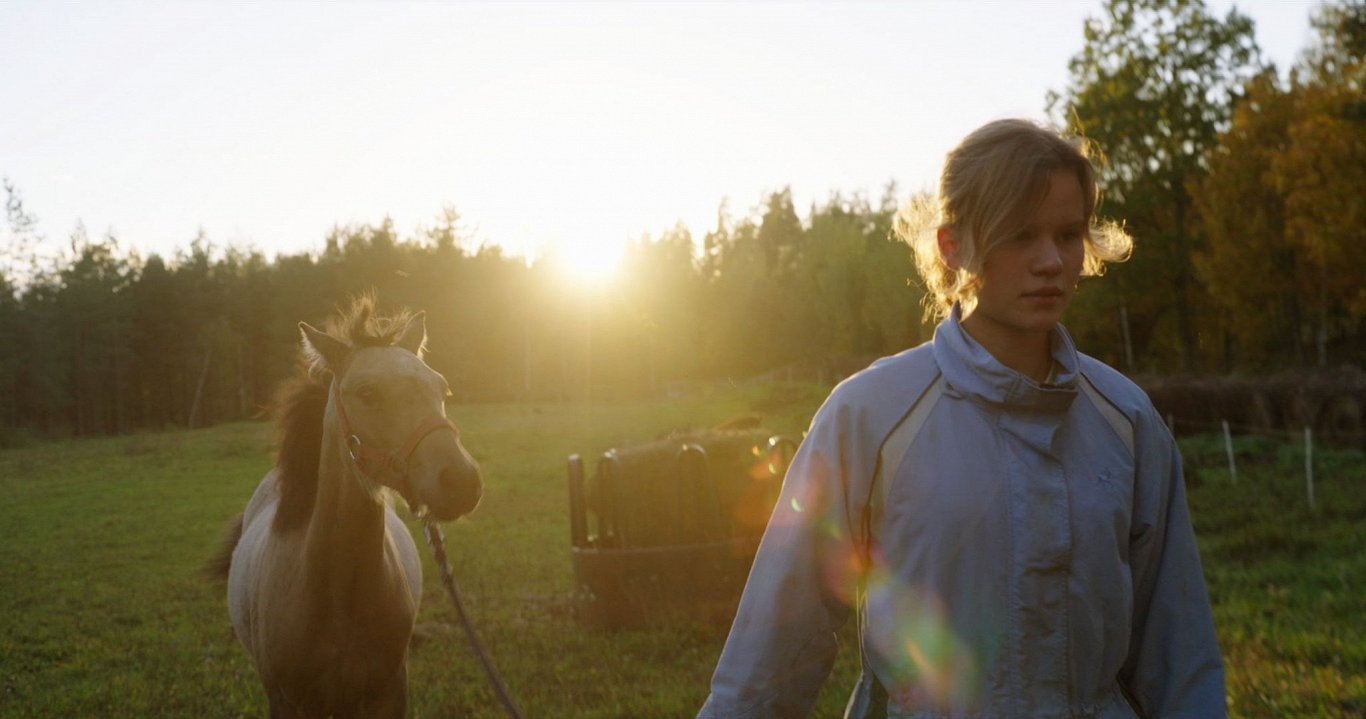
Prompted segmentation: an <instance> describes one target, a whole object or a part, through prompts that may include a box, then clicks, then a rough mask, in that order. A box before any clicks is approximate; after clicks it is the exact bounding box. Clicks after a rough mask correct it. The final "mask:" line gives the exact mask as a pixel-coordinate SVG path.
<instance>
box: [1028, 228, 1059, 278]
mask: <svg viewBox="0 0 1366 719" xmlns="http://www.w3.org/2000/svg"><path fill="white" fill-rule="evenodd" d="M1033 266H1034V267H1033V269H1034V271H1035V272H1037V273H1038V274H1041V275H1051V274H1056V273H1058V272H1061V271H1062V252H1061V251H1059V250H1058V246H1057V245H1056V244H1054V243H1053V241H1052V240H1050V239H1048V238H1046V237H1045V238H1040V240H1039V242H1038V249H1036V250H1035V252H1034V262H1033Z"/></svg>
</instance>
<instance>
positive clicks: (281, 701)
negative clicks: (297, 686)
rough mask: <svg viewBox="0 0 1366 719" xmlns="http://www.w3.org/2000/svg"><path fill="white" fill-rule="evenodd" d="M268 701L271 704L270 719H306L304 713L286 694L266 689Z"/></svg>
mask: <svg viewBox="0 0 1366 719" xmlns="http://www.w3.org/2000/svg"><path fill="white" fill-rule="evenodd" d="M266 700H267V701H268V702H270V719H304V713H303V711H302V710H300V709H299V707H297V706H295V705H294V702H291V701H289V699H287V698H286V697H285V693H284V692H282V691H280V690H278V689H266Z"/></svg>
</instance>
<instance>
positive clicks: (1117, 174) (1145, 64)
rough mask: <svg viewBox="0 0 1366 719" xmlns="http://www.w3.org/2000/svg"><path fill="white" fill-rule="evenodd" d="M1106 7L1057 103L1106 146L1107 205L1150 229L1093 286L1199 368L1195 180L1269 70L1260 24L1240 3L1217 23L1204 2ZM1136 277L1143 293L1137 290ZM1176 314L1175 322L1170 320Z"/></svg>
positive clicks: (1087, 31)
mask: <svg viewBox="0 0 1366 719" xmlns="http://www.w3.org/2000/svg"><path fill="white" fill-rule="evenodd" d="M1103 13H1104V17H1103V18H1101V19H1088V20H1087V22H1086V24H1085V27H1084V37H1085V45H1084V47H1083V48H1082V50H1081V52H1079V53H1078V54H1077V55H1075V56H1073V58H1072V60H1071V62H1070V63H1069V71H1070V75H1071V77H1070V80H1069V84H1068V87H1067V88H1066V90H1065V91H1064V92H1063V93H1062V94H1061V95H1058V94H1052V93H1051V94H1050V97H1049V102H1048V104H1049V108H1050V111H1051V112H1054V113H1055V114H1056V113H1058V112H1060V111H1061V112H1063V113H1064V114H1065V115H1066V121H1067V124H1068V125H1069V128H1070V129H1071V130H1073V131H1075V132H1079V133H1081V134H1083V135H1085V136H1087V137H1089V138H1091V139H1092V140H1094V141H1096V142H1097V143H1098V144H1099V145H1100V146H1101V147H1102V148H1104V150H1105V152H1106V153H1107V155H1108V163H1106V164H1105V165H1104V167H1103V169H1102V171H1101V175H1102V179H1103V184H1104V186H1105V190H1106V193H1107V198H1108V199H1107V203H1108V204H1107V205H1106V207H1105V211H1106V212H1107V213H1109V214H1113V215H1115V216H1118V217H1122V218H1124V219H1125V220H1126V221H1127V223H1128V225H1129V226H1130V228H1131V230H1132V231H1133V233H1134V235H1135V236H1136V237H1137V238H1139V243H1140V244H1139V246H1138V249H1137V251H1136V252H1135V257H1134V260H1132V261H1131V262H1130V263H1128V264H1127V265H1121V266H1119V267H1117V268H1116V269H1115V271H1114V272H1113V275H1112V279H1110V280H1109V281H1107V282H1106V284H1105V285H1104V287H1105V288H1106V289H1104V290H1101V289H1100V288H1097V289H1096V290H1093V292H1098V293H1099V292H1103V293H1105V294H1106V295H1107V296H1106V297H1105V298H1104V301H1102V302H1100V303H1099V304H1100V305H1110V306H1112V307H1114V309H1115V310H1117V311H1119V312H1121V313H1124V314H1127V315H1128V316H1131V317H1134V318H1135V324H1137V325H1140V330H1141V331H1139V332H1135V333H1134V334H1135V344H1136V345H1139V342H1138V340H1139V339H1142V340H1143V344H1144V345H1148V349H1149V351H1150V354H1154V355H1161V354H1163V350H1164V349H1165V346H1164V345H1163V343H1162V340H1163V339H1164V337H1163V335H1166V338H1167V339H1169V341H1168V342H1167V345H1175V349H1176V350H1177V351H1178V352H1179V356H1180V362H1181V365H1182V367H1183V368H1185V369H1194V368H1195V367H1196V365H1197V362H1198V339H1197V329H1198V325H1197V323H1198V318H1197V316H1196V315H1197V312H1198V308H1199V307H1201V305H1202V301H1201V300H1202V295H1203V293H1202V291H1201V287H1200V286H1199V283H1198V278H1197V277H1196V276H1195V272H1194V266H1193V263H1192V257H1193V256H1194V253H1195V252H1196V251H1197V250H1198V249H1199V247H1200V245H1201V241H1200V240H1201V238H1200V236H1199V235H1198V229H1197V222H1196V220H1197V218H1196V213H1195V208H1194V202H1193V201H1192V198H1191V196H1190V187H1191V184H1192V183H1193V182H1197V181H1198V180H1199V179H1200V178H1201V177H1202V176H1204V174H1205V173H1206V172H1207V167H1206V166H1205V164H1204V162H1205V161H1204V157H1205V155H1206V152H1207V151H1208V150H1209V148H1210V147H1212V146H1213V145H1214V142H1215V139H1216V137H1217V135H1218V133H1219V132H1220V131H1221V130H1223V129H1224V128H1226V127H1227V125H1228V121H1229V114H1230V111H1231V106H1232V101H1233V98H1234V97H1235V96H1236V95H1237V93H1238V92H1240V90H1241V88H1242V87H1243V86H1244V84H1245V83H1246V81H1247V80H1248V79H1250V78H1251V77H1252V76H1253V75H1254V74H1255V73H1256V72H1257V70H1258V69H1259V67H1258V65H1259V53H1258V49H1257V46H1256V43H1255V41H1254V40H1253V33H1252V21H1251V20H1250V19H1248V18H1247V17H1246V16H1244V15H1242V14H1239V13H1238V12H1237V10H1236V9H1235V10H1230V11H1229V14H1228V15H1227V16H1226V17H1225V18H1224V19H1223V20H1222V21H1221V20H1218V19H1216V18H1214V17H1212V16H1210V15H1209V13H1208V12H1207V11H1206V9H1205V6H1204V3H1203V2H1202V1H1201V0H1107V1H1106V2H1105V5H1104V10H1103ZM1136 286H1142V287H1143V292H1142V293H1134V292H1132V291H1129V292H1126V287H1136ZM1091 301H1092V302H1093V303H1094V298H1092V300H1091ZM1167 317H1170V318H1172V319H1173V321H1174V325H1175V326H1174V327H1170V326H1167V327H1165V328H1164V327H1163V326H1161V325H1160V323H1161V322H1163V320H1164V319H1165V318H1167ZM1139 346H1140V347H1141V346H1142V345H1139Z"/></svg>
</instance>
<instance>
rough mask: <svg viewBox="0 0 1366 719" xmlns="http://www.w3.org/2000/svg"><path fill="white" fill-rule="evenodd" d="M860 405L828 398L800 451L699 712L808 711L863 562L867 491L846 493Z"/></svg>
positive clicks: (744, 718)
mask: <svg viewBox="0 0 1366 719" xmlns="http://www.w3.org/2000/svg"><path fill="white" fill-rule="evenodd" d="M855 415H856V413H855V412H854V411H853V410H851V409H850V408H848V407H847V406H840V405H839V404H838V403H837V402H836V401H834V399H833V398H832V399H831V400H827V402H826V404H825V406H823V407H822V408H821V410H820V411H819V412H817V414H816V417H815V419H814V420H813V421H812V425H811V429H810V431H809V432H808V434H807V437H806V439H805V440H803V442H802V445H801V447H800V448H799V449H798V451H797V454H796V456H795V457H794V458H793V461H792V464H791V466H790V467H789V468H788V471H787V475H786V477H785V478H784V480H783V488H782V492H781V494H780V496H779V499H778V503H777V505H776V506H775V507H774V510H773V514H772V516H771V517H770V519H769V523H768V528H767V529H766V530H765V532H764V537H763V540H762V541H761V542H760V545H759V550H758V553H757V555H756V556H755V559H754V564H753V567H752V568H751V569H750V574H749V580H748V582H747V583H746V585H745V591H744V595H743V596H742V598H741V600H740V607H739V610H738V612H737V614H736V617H735V622H734V624H733V625H732V626H731V630H730V636H729V638H728V639H727V640H726V645H725V649H723V650H722V652H721V659H720V661H719V662H718V663H717V666H716V671H715V673H714V674H713V676H712V683H711V694H710V696H709V697H708V698H707V702H706V704H705V705H704V706H703V707H702V711H701V713H700V714H699V715H698V717H699V719H720V718H722V717H724V718H725V719H759V718H763V719H777V718H779V717H805V716H807V715H808V714H809V713H810V711H811V706H812V704H813V703H814V702H815V700H816V696H817V694H819V692H820V688H821V685H822V684H823V683H824V681H825V678H826V676H827V675H828V674H829V673H830V667H831V665H832V664H833V662H834V659H835V654H836V645H835V630H836V629H837V628H838V627H839V626H840V625H841V624H843V623H844V621H845V620H846V619H847V617H848V615H849V607H850V605H851V603H852V602H853V592H854V588H855V586H856V585H857V580H858V576H859V572H860V566H861V565H860V563H859V557H860V556H861V555H860V554H859V553H858V552H857V551H856V546H855V542H854V540H853V538H854V537H857V536H861V535H860V534H856V533H855V530H856V528H859V527H861V523H862V521H863V520H862V517H863V509H864V506H865V505H866V501H865V502H858V503H855V504H856V505H857V506H851V504H850V502H849V501H848V499H847V498H848V497H849V496H850V495H849V471H848V470H849V466H848V465H849V461H850V459H851V458H850V456H849V453H850V451H851V450H850V446H851V440H850V438H851V437H853V436H856V435H855V434H854V433H855V432H857V431H858V430H860V429H862V428H861V427H859V426H857V425H858V424H859V421H858V419H857V417H856V416H855ZM863 496H865V497H866V495H863Z"/></svg>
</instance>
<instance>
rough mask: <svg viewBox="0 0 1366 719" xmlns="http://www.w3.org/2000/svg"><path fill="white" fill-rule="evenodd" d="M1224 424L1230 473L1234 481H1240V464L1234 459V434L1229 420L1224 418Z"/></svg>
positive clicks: (1225, 450) (1225, 445) (1225, 446)
mask: <svg viewBox="0 0 1366 719" xmlns="http://www.w3.org/2000/svg"><path fill="white" fill-rule="evenodd" d="M1221 423H1222V424H1223V425H1224V453H1225V454H1227V455H1228V473H1229V476H1231V477H1233V483H1234V484H1237V483H1238V465H1237V464H1235V463H1234V461H1233V435H1232V434H1230V433H1229V431H1228V420H1222V421H1221Z"/></svg>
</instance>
